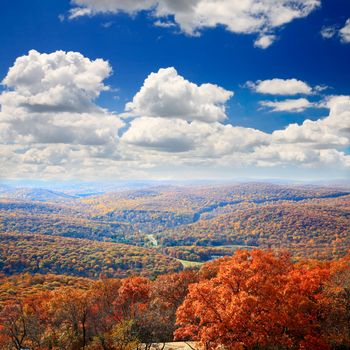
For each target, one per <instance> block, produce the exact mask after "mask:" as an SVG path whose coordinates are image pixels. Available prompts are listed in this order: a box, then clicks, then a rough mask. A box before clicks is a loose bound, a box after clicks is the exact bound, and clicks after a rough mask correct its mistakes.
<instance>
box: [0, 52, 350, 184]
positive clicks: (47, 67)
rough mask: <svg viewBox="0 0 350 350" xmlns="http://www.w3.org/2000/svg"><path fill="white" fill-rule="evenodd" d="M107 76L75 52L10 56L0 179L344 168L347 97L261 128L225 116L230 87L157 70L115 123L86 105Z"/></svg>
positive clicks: (104, 65)
mask: <svg viewBox="0 0 350 350" xmlns="http://www.w3.org/2000/svg"><path fill="white" fill-rule="evenodd" d="M110 73H111V67H110V66H109V64H108V62H106V61H104V60H90V59H88V58H86V57H84V56H82V55H81V54H78V53H65V52H61V51H58V52H54V53H52V54H40V53H38V52H35V51H32V52H30V53H29V54H28V55H26V56H23V57H20V58H18V59H17V60H16V62H15V64H14V65H13V67H11V68H10V69H9V72H8V74H7V75H6V77H5V78H4V80H3V82H4V84H5V87H6V89H5V90H4V91H3V92H2V93H1V95H0V101H1V102H0V103H1V112H0V166H1V169H2V172H1V176H3V177H23V178H25V177H41V178H56V179H57V178H59V179H63V178H90V179H91V178H100V179H101V178H116V177H118V178H129V179H130V178H144V177H149V176H150V174H153V176H155V177H157V175H158V176H161V174H162V173H164V172H165V173H167V174H170V173H171V174H172V175H173V176H174V177H176V176H179V174H180V171H182V173H181V176H186V175H189V174H194V173H196V174H197V176H206V174H208V173H211V172H212V171H214V170H215V169H217V170H218V173H219V174H222V172H230V171H235V174H236V173H237V171H240V170H238V169H244V168H246V169H247V168H249V169H250V170H251V171H254V172H257V171H259V170H257V169H260V168H262V169H266V168H268V167H275V168H276V171H280V170H281V169H284V168H288V167H289V168H293V167H294V168H295V169H306V168H308V169H321V168H322V167H323V168H326V167H328V168H329V167H333V168H334V169H336V170H337V171H338V172H339V171H343V172H346V171H348V170H349V168H350V156H349V154H348V149H349V147H350V97H349V96H334V97H330V98H328V99H327V100H326V101H325V102H324V106H325V107H327V108H328V109H329V114H328V115H327V116H325V117H324V118H320V119H319V120H315V121H312V120H305V121H304V122H303V123H302V124H291V125H288V126H287V127H286V128H285V129H282V130H276V131H274V132H273V133H265V132H262V131H260V130H256V129H252V128H246V127H240V126H235V125H232V124H229V123H227V115H226V111H225V105H226V103H227V101H228V100H229V99H230V98H231V96H232V95H233V93H232V92H230V91H227V90H225V89H224V88H222V87H220V86H217V85H214V84H202V85H197V84H194V83H192V82H190V81H188V80H186V79H185V78H184V77H181V76H180V75H179V74H178V73H177V72H176V70H175V69H174V68H166V69H161V70H159V71H158V72H156V73H152V74H150V75H149V76H148V77H147V78H146V80H145V82H144V84H143V86H142V87H141V88H140V91H139V92H138V93H137V94H136V95H135V96H134V98H133V99H132V101H131V102H129V103H128V104H127V105H126V115H128V116H131V118H126V119H122V120H121V119H120V116H116V115H115V114H112V113H110V112H108V111H107V110H104V109H102V108H101V107H99V106H98V105H97V104H96V102H95V99H96V98H97V97H98V96H99V94H100V93H101V92H103V91H105V90H106V89H108V87H106V85H105V84H104V79H106V78H107V77H108V76H109V74H110ZM80 75H81V76H80ZM87 77H88V78H87ZM57 87H61V88H59V89H58V88H57ZM65 91H69V92H70V95H72V96H73V97H72V98H74V100H75V101H77V102H76V103H77V106H79V108H78V107H77V106H73V103H72V101H71V100H69V98H67V99H66V95H65ZM65 99H66V100H65ZM65 101H66V105H65V104H64V102H65ZM79 101H80V102H79ZM293 101H298V99H296V100H293ZM306 101H307V100H306ZM281 102H285V103H286V101H281ZM307 102H308V101H307ZM299 103H300V102H299ZM309 103H310V102H309ZM306 105H307V103H306V102H304V104H301V103H300V104H299V105H298V107H295V106H294V107H293V108H294V109H296V108H306ZM38 106H40V108H38ZM73 107H74V108H73ZM270 107H273V108H282V107H281V105H280V106H276V105H274V106H270ZM284 109H286V107H284ZM124 116H125V115H124ZM118 134H119V136H118ZM242 171H243V170H242ZM169 172H170V173H169ZM241 174H242V175H244V173H241ZM276 174H278V172H277V173H276Z"/></svg>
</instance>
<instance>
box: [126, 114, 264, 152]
mask: <svg viewBox="0 0 350 350" xmlns="http://www.w3.org/2000/svg"><path fill="white" fill-rule="evenodd" d="M268 140H269V136H268V135H267V134H265V133H263V132H261V131H258V130H254V129H250V128H243V127H234V126H232V125H230V124H229V125H223V124H221V123H218V122H216V123H205V122H200V121H193V122H187V121H185V120H181V119H163V118H154V117H153V118H147V117H141V118H137V119H135V120H134V121H133V122H132V123H131V126H130V128H129V129H128V130H127V132H125V134H124V135H123V136H122V138H121V142H124V143H127V144H132V145H136V146H138V147H142V148H143V147H145V148H149V149H153V150H157V151H160V152H170V153H178V152H191V153H192V156H195V157H198V156H201V157H219V156H223V155H227V154H231V153H233V152H243V153H248V152H250V151H252V150H253V149H254V147H257V146H260V145H263V144H266V143H268Z"/></svg>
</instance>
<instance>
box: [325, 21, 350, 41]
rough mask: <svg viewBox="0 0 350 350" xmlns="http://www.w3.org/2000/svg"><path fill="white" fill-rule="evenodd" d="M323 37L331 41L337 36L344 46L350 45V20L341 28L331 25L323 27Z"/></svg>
mask: <svg viewBox="0 0 350 350" xmlns="http://www.w3.org/2000/svg"><path fill="white" fill-rule="evenodd" d="M320 33H321V35H322V37H323V38H324V39H331V38H333V37H335V36H336V35H337V36H338V38H339V39H340V41H341V42H342V43H344V44H348V43H350V18H348V19H347V21H346V22H345V24H344V26H343V27H341V28H340V26H339V25H331V26H327V27H322V29H321V32H320Z"/></svg>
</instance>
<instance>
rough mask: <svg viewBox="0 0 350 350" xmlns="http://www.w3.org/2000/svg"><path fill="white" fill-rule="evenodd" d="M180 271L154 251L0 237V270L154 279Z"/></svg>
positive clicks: (74, 241)
mask: <svg viewBox="0 0 350 350" xmlns="http://www.w3.org/2000/svg"><path fill="white" fill-rule="evenodd" d="M181 269H182V265H181V264H180V263H179V262H178V261H176V260H175V259H173V258H170V257H166V256H164V255H161V254H159V253H157V252H156V251H154V250H151V249H147V248H142V247H137V246H130V245H124V244H116V243H102V242H93V241H89V240H84V239H73V238H63V237H47V236H42V235H20V234H0V271H1V272H2V273H4V274H6V275H13V274H17V273H23V272H29V273H41V274H46V273H51V274H59V275H63V274H64V275H70V276H80V277H90V278H98V277H99V276H100V275H101V274H102V275H104V276H106V277H125V276H130V275H142V276H149V277H154V276H156V275H160V274H164V273H166V272H174V271H179V270H181Z"/></svg>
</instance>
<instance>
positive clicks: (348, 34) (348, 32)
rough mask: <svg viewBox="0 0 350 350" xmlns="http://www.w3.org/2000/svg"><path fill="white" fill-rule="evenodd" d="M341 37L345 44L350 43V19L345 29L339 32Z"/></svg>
mask: <svg viewBox="0 0 350 350" xmlns="http://www.w3.org/2000/svg"><path fill="white" fill-rule="evenodd" d="M339 35H340V38H341V41H342V42H343V43H346V44H347V43H350V18H349V19H348V20H347V21H346V23H345V25H344V27H343V28H341V29H340V30H339Z"/></svg>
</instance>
